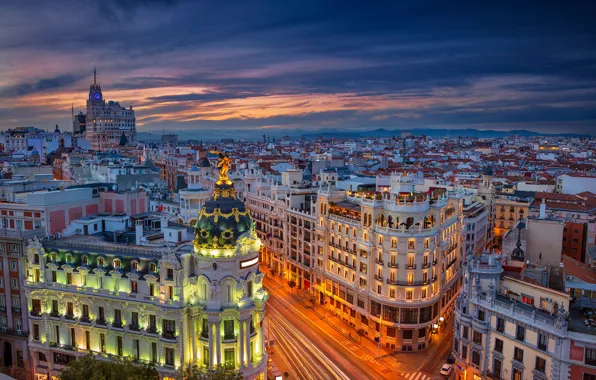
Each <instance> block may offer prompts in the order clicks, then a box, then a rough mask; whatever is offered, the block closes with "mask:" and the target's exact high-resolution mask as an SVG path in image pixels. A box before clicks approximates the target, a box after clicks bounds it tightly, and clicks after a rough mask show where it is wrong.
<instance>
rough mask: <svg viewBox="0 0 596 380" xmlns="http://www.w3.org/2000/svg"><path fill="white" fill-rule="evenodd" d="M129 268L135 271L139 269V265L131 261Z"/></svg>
mask: <svg viewBox="0 0 596 380" xmlns="http://www.w3.org/2000/svg"><path fill="white" fill-rule="evenodd" d="M130 266H131V268H132V269H133V270H137V269H139V263H137V262H136V261H132V262H131V263H130Z"/></svg>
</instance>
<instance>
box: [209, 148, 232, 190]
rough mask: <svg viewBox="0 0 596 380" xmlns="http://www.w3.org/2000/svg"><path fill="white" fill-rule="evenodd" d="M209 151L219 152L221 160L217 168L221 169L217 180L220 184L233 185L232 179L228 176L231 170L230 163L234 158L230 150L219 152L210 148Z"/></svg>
mask: <svg viewBox="0 0 596 380" xmlns="http://www.w3.org/2000/svg"><path fill="white" fill-rule="evenodd" d="M209 153H213V154H217V156H218V157H219V162H218V163H217V168H218V169H219V178H218V180H217V182H216V184H218V185H223V184H225V185H231V184H232V181H230V179H229V178H228V171H229V170H230V164H231V162H232V160H231V159H230V156H229V154H228V152H225V153H223V152H218V151H214V150H210V151H209Z"/></svg>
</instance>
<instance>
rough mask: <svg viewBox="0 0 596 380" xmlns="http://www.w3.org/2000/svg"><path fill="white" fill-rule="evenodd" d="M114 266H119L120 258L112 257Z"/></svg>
mask: <svg viewBox="0 0 596 380" xmlns="http://www.w3.org/2000/svg"><path fill="white" fill-rule="evenodd" d="M114 268H120V260H119V259H114Z"/></svg>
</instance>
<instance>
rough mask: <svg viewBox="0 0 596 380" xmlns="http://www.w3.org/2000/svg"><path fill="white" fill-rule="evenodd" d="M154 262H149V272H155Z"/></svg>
mask: <svg viewBox="0 0 596 380" xmlns="http://www.w3.org/2000/svg"><path fill="white" fill-rule="evenodd" d="M155 271H156V270H155V264H154V263H149V272H155Z"/></svg>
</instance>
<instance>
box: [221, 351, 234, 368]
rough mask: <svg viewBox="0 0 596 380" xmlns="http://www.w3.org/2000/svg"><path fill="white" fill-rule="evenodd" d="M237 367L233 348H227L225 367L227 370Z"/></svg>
mask: <svg viewBox="0 0 596 380" xmlns="http://www.w3.org/2000/svg"><path fill="white" fill-rule="evenodd" d="M235 365H236V355H235V354H234V349H233V348H226V349H225V350H224V366H225V367H226V368H234V367H235Z"/></svg>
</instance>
